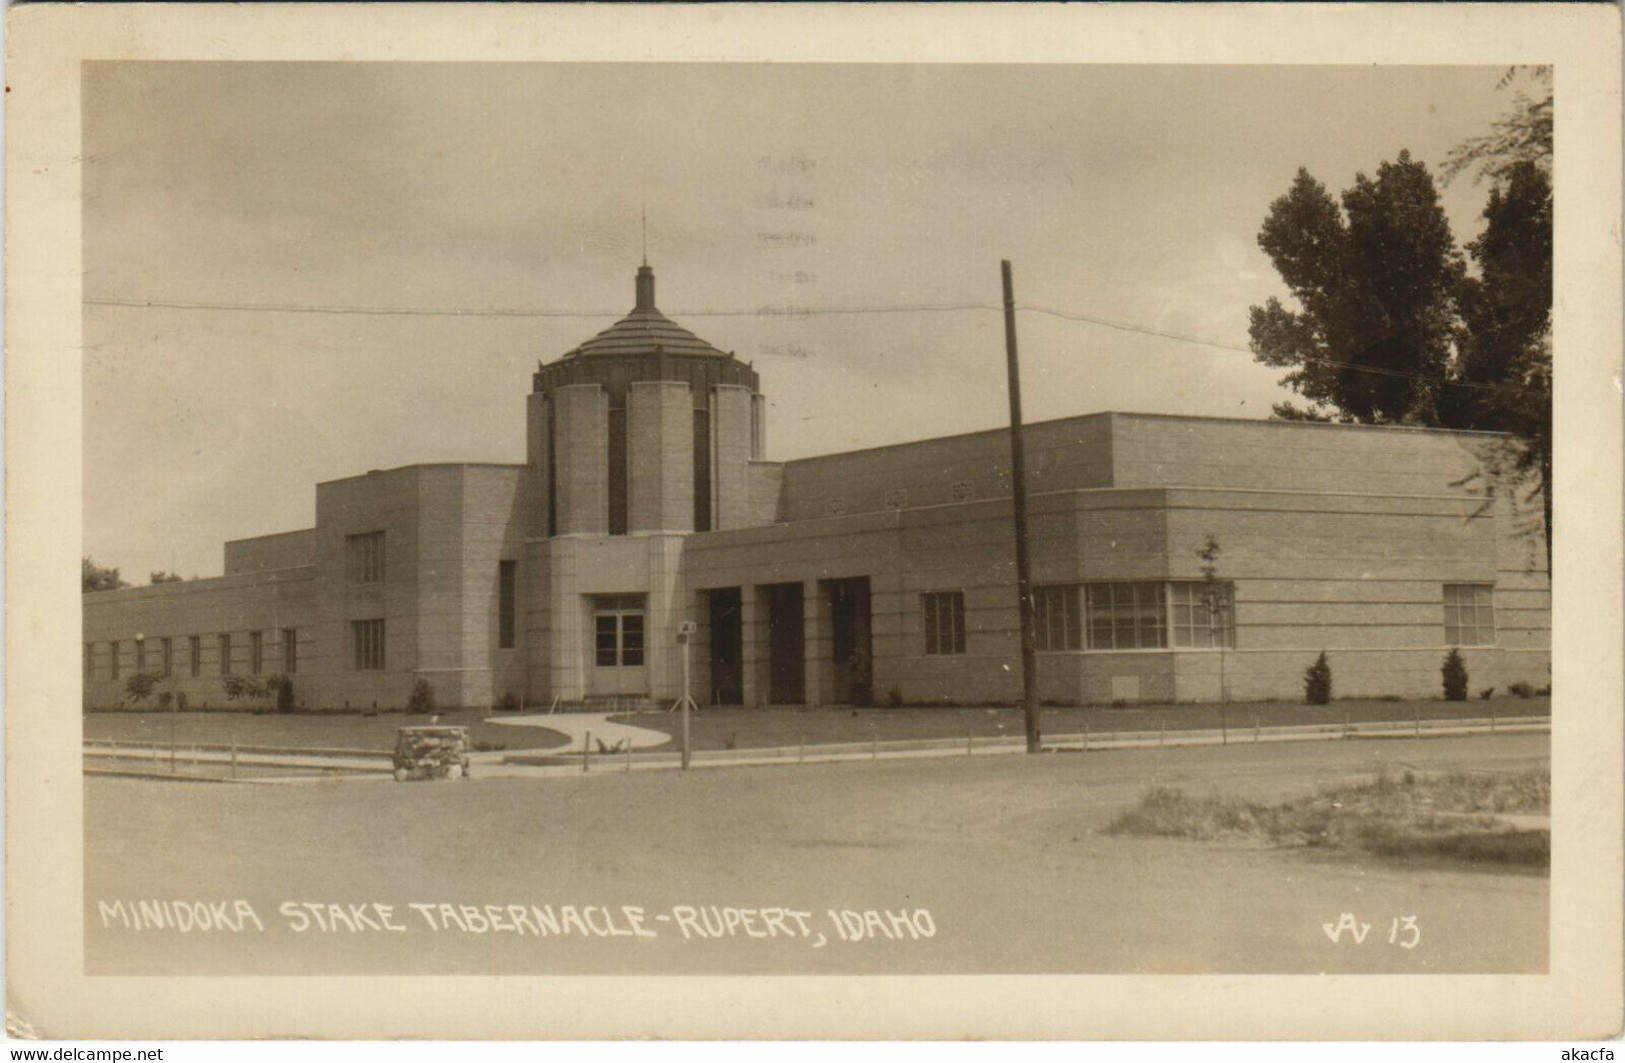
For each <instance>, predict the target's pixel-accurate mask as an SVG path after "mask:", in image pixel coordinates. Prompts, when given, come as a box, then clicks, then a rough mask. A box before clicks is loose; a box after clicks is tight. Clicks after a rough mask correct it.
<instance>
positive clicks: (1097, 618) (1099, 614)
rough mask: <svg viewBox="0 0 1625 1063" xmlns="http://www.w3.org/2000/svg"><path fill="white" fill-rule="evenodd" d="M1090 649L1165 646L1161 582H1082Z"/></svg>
mask: <svg viewBox="0 0 1625 1063" xmlns="http://www.w3.org/2000/svg"><path fill="white" fill-rule="evenodd" d="M1084 589H1085V604H1086V606H1087V608H1088V621H1087V623H1088V631H1089V648H1090V649H1091V650H1154V649H1161V648H1162V647H1164V646H1167V645H1168V625H1167V619H1166V618H1167V613H1166V611H1165V608H1164V602H1163V585H1162V584H1161V583H1089V584H1085V585H1084Z"/></svg>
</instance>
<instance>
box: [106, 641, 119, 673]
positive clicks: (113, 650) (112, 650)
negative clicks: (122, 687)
mask: <svg viewBox="0 0 1625 1063" xmlns="http://www.w3.org/2000/svg"><path fill="white" fill-rule="evenodd" d="M107 653H108V656H109V658H111V660H112V664H111V666H110V668H109V672H108V674H109V675H110V676H112V678H114V679H117V678H118V639H114V640H113V641H112V642H109V643H108V644H107Z"/></svg>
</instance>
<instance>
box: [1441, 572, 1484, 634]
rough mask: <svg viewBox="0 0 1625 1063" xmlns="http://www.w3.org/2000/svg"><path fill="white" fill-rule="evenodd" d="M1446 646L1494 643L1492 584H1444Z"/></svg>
mask: <svg viewBox="0 0 1625 1063" xmlns="http://www.w3.org/2000/svg"><path fill="white" fill-rule="evenodd" d="M1444 641H1445V645H1447V646H1493V645H1495V587H1494V586H1493V585H1491V584H1488V583H1446V584H1445V585H1444Z"/></svg>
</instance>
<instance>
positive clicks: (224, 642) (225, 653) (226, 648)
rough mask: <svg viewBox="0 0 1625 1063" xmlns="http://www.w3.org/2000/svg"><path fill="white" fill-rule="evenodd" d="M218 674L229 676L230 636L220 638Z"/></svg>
mask: <svg viewBox="0 0 1625 1063" xmlns="http://www.w3.org/2000/svg"><path fill="white" fill-rule="evenodd" d="M220 674H221V675H230V674H231V636H230V635H221V636H220Z"/></svg>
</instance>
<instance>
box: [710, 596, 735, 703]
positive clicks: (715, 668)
mask: <svg viewBox="0 0 1625 1063" xmlns="http://www.w3.org/2000/svg"><path fill="white" fill-rule="evenodd" d="M705 598H706V602H707V612H708V614H709V616H710V631H711V704H713V705H743V704H744V703H745V668H744V659H745V654H744V638H743V636H744V627H743V625H742V623H741V619H740V609H739V588H738V587H724V588H722V589H721V590H715V591H707V592H706V595H705Z"/></svg>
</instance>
